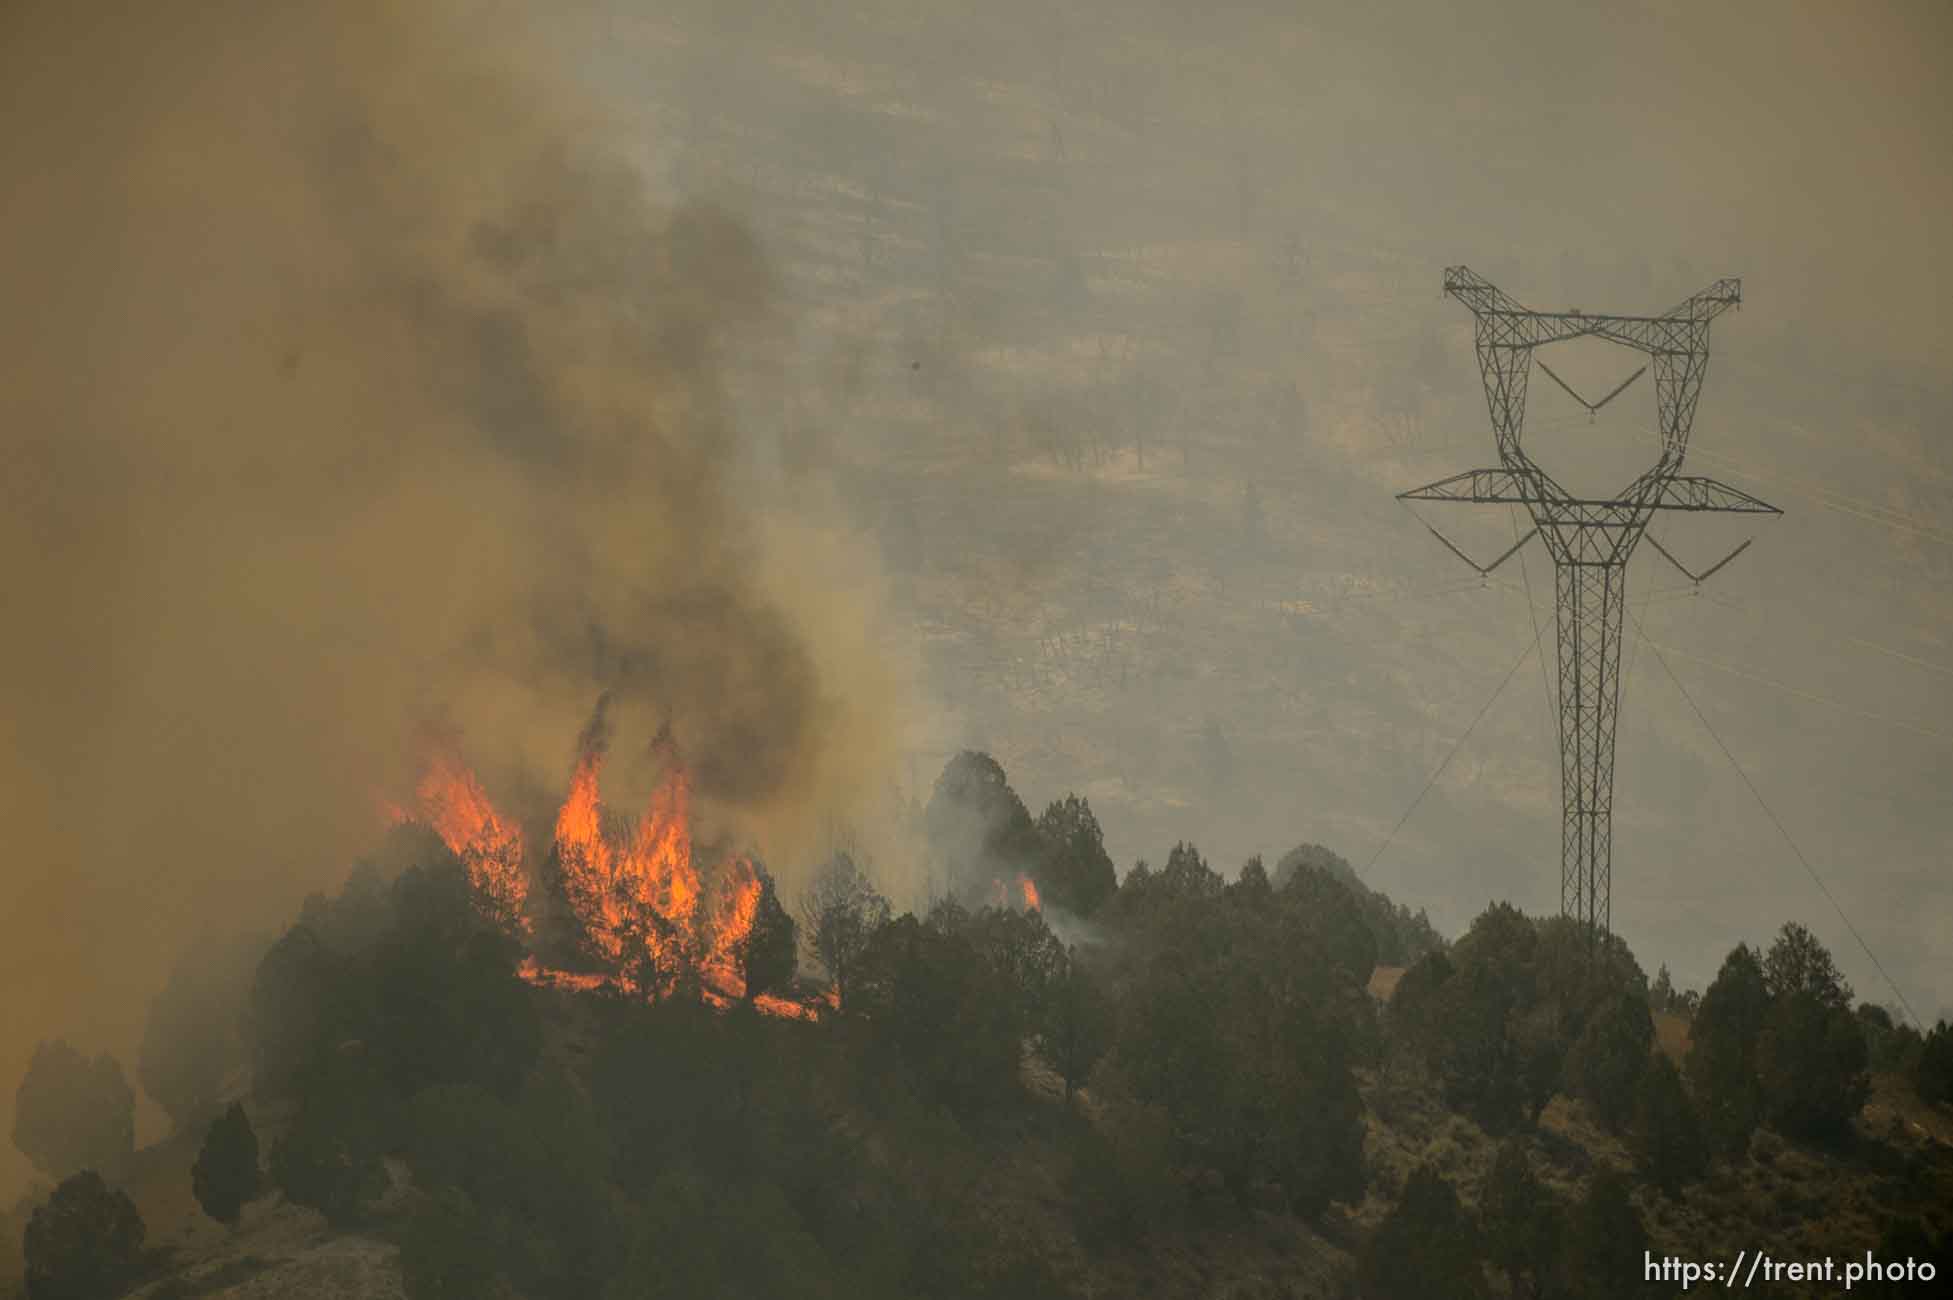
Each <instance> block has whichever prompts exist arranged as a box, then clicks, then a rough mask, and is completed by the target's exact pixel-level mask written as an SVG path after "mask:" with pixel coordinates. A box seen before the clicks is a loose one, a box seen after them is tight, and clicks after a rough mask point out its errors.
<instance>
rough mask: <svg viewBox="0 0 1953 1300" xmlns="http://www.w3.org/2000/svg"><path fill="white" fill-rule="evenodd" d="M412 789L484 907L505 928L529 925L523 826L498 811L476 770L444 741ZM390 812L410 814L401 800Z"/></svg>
mask: <svg viewBox="0 0 1953 1300" xmlns="http://www.w3.org/2000/svg"><path fill="white" fill-rule="evenodd" d="M414 794H415V798H416V800H417V802H418V805H419V807H418V815H419V817H420V819H421V820H422V821H425V822H426V823H427V824H428V825H429V826H431V827H433V828H434V831H435V833H436V834H438V835H439V836H440V837H441V841H442V843H444V844H446V845H447V846H448V849H449V851H450V852H452V853H453V854H454V855H455V856H456V857H457V858H460V859H461V862H462V865H464V866H465V867H467V869H468V881H469V883H470V884H472V885H473V886H474V887H475V898H476V900H477V902H478V903H479V904H480V906H481V908H482V911H483V912H484V913H486V914H487V915H488V916H490V917H492V918H493V919H494V920H496V921H498V922H500V923H501V924H502V925H503V926H504V927H506V928H510V929H518V928H520V929H526V928H527V920H526V918H524V917H523V915H522V905H523V902H524V901H525V900H526V899H527V898H528V894H529V879H528V877H527V875H525V874H524V872H523V847H522V831H521V829H520V828H519V827H517V826H516V824H515V823H514V822H512V821H510V820H509V819H508V818H506V817H504V816H503V815H502V814H501V813H499V812H497V811H496V809H495V805H494V804H492V803H490V802H489V800H488V794H487V792H486V791H484V790H483V789H482V786H481V782H480V781H478V780H477V779H476V778H475V774H474V773H473V772H471V771H469V770H468V768H467V766H466V765H465V764H463V763H462V761H461V759H460V757H459V756H458V755H456V754H455V753H453V752H452V751H451V750H450V749H449V748H447V747H445V746H441V747H436V748H434V749H433V750H432V751H431V753H430V755H429V758H428V764H427V771H426V773H425V774H424V775H423V776H422V777H421V779H420V785H419V786H418V787H416V789H415V791H414ZM388 812H389V815H390V816H391V817H392V819H393V820H395V821H406V820H408V817H407V813H406V810H405V809H402V808H400V807H398V806H397V805H389V807H388Z"/></svg>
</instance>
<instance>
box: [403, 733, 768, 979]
mask: <svg viewBox="0 0 1953 1300" xmlns="http://www.w3.org/2000/svg"><path fill="white" fill-rule="evenodd" d="M608 703H609V697H608V696H606V697H604V698H602V699H599V700H598V702H597V707H596V710H595V712H594V714H593V715H592V717H591V720H590V723H589V725H588V726H586V727H585V728H584V731H583V734H582V735H581V737H579V739H578V744H577V758H576V763H575V766H574V768H573V770H572V772H571V776H570V788H569V793H568V794H567V796H566V797H565V798H564V800H563V803H562V806H561V807H560V808H559V809H558V810H557V813H556V817H555V822H554V826H553V829H552V834H551V837H550V841H549V843H550V847H549V850H548V857H547V859H546V861H545V863H544V871H543V873H542V874H543V876H544V880H545V883H546V885H547V888H546V889H545V890H543V891H540V893H541V894H542V897H538V896H536V894H534V893H532V890H531V888H530V879H529V874H528V859H527V851H526V848H525V840H524V837H523V835H522V831H521V829H520V827H519V826H518V825H517V823H516V822H515V821H514V820H513V819H512V818H510V817H508V816H506V815H504V814H503V813H502V812H500V811H499V810H498V809H496V808H495V806H494V805H493V804H492V803H491V802H490V801H489V799H488V796H487V794H486V792H485V791H484V789H483V787H482V785H481V783H480V781H479V780H478V779H476V777H475V775H474V773H473V772H471V771H470V770H469V769H468V768H467V766H466V765H465V764H464V763H463V762H462V761H461V758H460V755H459V751H458V749H457V748H456V747H455V745H454V744H453V743H452V740H451V738H444V739H442V740H440V741H439V743H436V744H433V745H431V746H430V748H429V757H428V766H427V771H426V774H425V775H424V776H423V777H422V779H421V782H420V784H419V786H418V787H417V790H416V806H415V810H414V812H413V813H411V814H410V813H409V812H407V811H406V810H403V809H395V810H394V816H395V817H396V818H397V819H409V818H412V819H416V820H420V821H424V822H425V823H426V824H427V825H429V826H431V827H432V828H433V829H434V830H435V831H436V832H437V833H439V835H440V837H441V839H442V840H443V842H445V843H446V845H447V847H448V848H449V849H450V850H452V851H453V853H454V854H455V856H456V857H458V858H459V859H460V860H461V861H462V863H463V864H464V865H466V867H467V869H468V879H469V881H470V883H471V884H472V886H473V888H474V892H475V898H476V903H477V907H478V910H479V911H480V912H481V914H482V915H483V916H484V917H485V918H486V919H488V920H489V921H491V922H493V923H494V924H495V925H496V926H497V927H498V928H500V929H501V930H502V931H503V932H504V933H506V934H509V935H510V936H512V937H515V938H518V939H521V940H523V941H525V943H526V942H527V941H529V940H531V939H532V938H534V937H535V935H536V928H537V927H536V925H535V921H536V917H537V914H538V913H539V912H543V913H544V914H546V909H547V907H548V906H549V905H550V904H552V903H558V902H560V905H561V907H562V908H563V909H565V910H566V912H567V920H568V922H569V924H568V926H567V931H568V933H567V935H565V936H561V937H560V939H559V938H558V936H554V935H551V934H549V933H547V932H545V934H544V935H543V944H542V946H543V947H544V948H545V949H548V948H551V947H554V948H558V949H561V950H562V951H555V952H549V953H538V952H537V951H535V948H534V946H533V945H532V946H531V949H530V955H529V956H528V957H527V958H526V959H525V960H524V961H523V962H522V964H521V968H520V969H521V973H522V975H523V977H524V978H525V979H528V980H530V981H531V982H533V983H540V984H549V985H554V986H558V987H569V988H584V989H591V988H598V987H608V988H612V989H614V990H616V991H619V992H622V993H625V994H628V995H632V996H638V997H645V998H650V999H653V1000H657V999H662V998H666V997H671V996H676V995H680V994H684V995H690V996H696V997H699V998H702V999H703V1000H705V1001H707V1002H710V1003H712V1004H713V1005H715V1006H728V1005H731V1004H732V1003H735V1002H740V1001H756V1002H758V1003H759V1004H760V1005H761V1008H762V1009H763V1010H769V1011H773V1012H775V1013H778V1014H805V1013H806V1011H805V1008H800V1007H797V1006H794V1005H792V1004H786V1003H782V1002H780V1001H779V1000H778V999H777V998H773V997H771V996H770V990H773V989H777V988H780V987H783V986H784V985H785V984H786V983H787V982H788V981H789V980H790V979H791V978H792V975H793V962H792V960H791V956H792V953H793V950H794V943H795V940H794V936H793V920H792V918H791V917H789V916H788V915H787V914H786V911H785V909H784V908H782V907H781V906H780V904H779V902H778V900H777V898H775V896H774V892H773V887H772V881H771V879H770V878H769V877H768V876H767V874H766V872H765V870H764V868H762V867H761V866H759V864H758V863H756V862H755V861H753V860H752V859H751V858H748V857H745V856H742V855H739V854H727V855H724V856H722V857H719V858H717V859H716V860H715V859H701V857H700V855H699V852H698V846H697V845H696V844H695V843H694V837H693V829H692V781H691V776H690V773H689V772H688V771H687V769H686V767H685V765H684V764H683V763H682V762H681V761H680V759H679V755H678V751H677V746H676V744H675V743H674V741H673V739H672V737H671V734H670V732H669V731H668V730H666V731H661V732H660V733H659V734H658V737H657V738H656V740H655V741H654V742H653V745H652V751H653V754H654V756H655V757H656V758H657V759H658V761H659V765H660V767H661V769H662V774H661V777H660V779H659V781H658V784H657V787H656V788H655V789H654V790H653V792H652V794H651V796H650V798H649V799H648V800H647V801H646V803H645V805H644V807H643V809H642V811H641V812H640V813H639V814H638V816H637V818H636V819H635V821H624V820H622V819H619V818H618V817H617V816H616V815H615V814H614V813H613V812H612V811H611V810H609V809H607V808H606V807H605V806H604V803H603V798H602V793H601V780H602V775H603V769H604V762H605V759H606V757H607V756H608V753H609V746H610V725H609V720H608ZM702 865H703V868H704V869H701V867H702ZM783 954H784V955H783ZM545 956H548V957H551V958H553V959H557V960H555V961H554V962H553V963H546V962H545V960H544V957H545Z"/></svg>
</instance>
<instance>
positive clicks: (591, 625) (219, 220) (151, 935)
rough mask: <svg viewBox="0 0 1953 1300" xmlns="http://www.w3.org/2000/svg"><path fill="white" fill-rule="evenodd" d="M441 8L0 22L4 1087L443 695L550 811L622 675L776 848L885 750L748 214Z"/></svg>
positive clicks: (259, 914) (121, 992)
mask: <svg viewBox="0 0 1953 1300" xmlns="http://www.w3.org/2000/svg"><path fill="white" fill-rule="evenodd" d="M438 8H439V7H438V6H428V5H425V4H414V5H405V4H403V5H398V6H395V5H388V4H381V3H344V4H333V5H320V6H285V5H273V6H265V5H257V4H249V3H242V2H241V0H203V2H202V3H189V4H172V5H168V6H160V7H154V8H143V7H137V8H134V9H128V8H125V7H120V6H116V7H112V8H105V9H104V11H103V12H102V13H100V14H94V15H91V14H87V13H78V12H75V10H76V9H77V6H73V5H69V4H56V3H33V2H32V0H30V2H29V3H27V4H25V5H24V6H23V5H20V4H14V5H10V6H8V7H7V12H6V14H5V15H4V16H0V85H5V86H6V87H7V88H8V89H7V91H6V101H7V111H6V114H5V116H6V121H7V127H6V129H5V131H4V132H0V168H3V169H4V171H5V174H6V175H8V176H9V177H10V178H12V179H11V180H10V182H9V184H8V186H7V188H6V192H5V196H4V197H0V292H4V297H5V301H6V303H7V310H6V312H5V314H4V323H0V344H3V345H4V346H0V394H4V397H0V409H3V410H4V417H3V422H0V430H3V431H0V449H4V470H3V471H0V555H4V556H5V557H6V560H5V562H6V565H7V574H6V583H5V587H6V592H7V597H6V608H7V611H8V618H7V620H6V621H7V633H6V635H5V636H4V638H0V719H4V722H5V732H4V734H3V735H0V820H4V822H5V824H6V825H7V826H8V828H9V835H8V840H9V845H10V847H11V849H12V860H11V862H10V863H9V865H8V867H7V869H6V871H5V872H4V873H0V882H3V883H0V899H3V900H4V908H0V914H4V915H5V916H6V917H7V918H9V920H10V922H12V924H10V925H9V926H8V933H7V935H6V944H5V952H6V957H5V970H4V975H0V978H4V980H5V983H6V986H7V987H8V988H9V990H10V992H9V994H8V1001H9V1006H8V1011H7V1016H6V1037H5V1042H4V1045H0V1081H6V1083H7V1087H6V1089H5V1090H6V1091H8V1092H10V1091H11V1081H12V1080H14V1079H17V1078H18V1077H19V1075H20V1070H21V1068H22V1066H23V1064H24V1062H25V1060H26V1057H27V1054H28V1053H29V1052H30V1051H31V1049H32V1046H33V1043H34V1042H35V1041H36V1040H37V1039H38V1038H40V1037H41V1036H43V1035H51V1034H54V1033H58V1032H67V1033H70V1034H71V1035H79V1039H78V1041H83V1042H85V1043H86V1044H87V1045H88V1046H89V1047H90V1049H91V1050H92V1049H94V1048H95V1047H99V1046H108V1047H111V1048H112V1049H114V1050H116V1051H118V1052H119V1053H121V1054H122V1055H123V1057H124V1059H125V1060H127V1059H129V1058H130V1056H131V1055H132V1053H131V1048H132V1047H133V1044H134V1042H135V1040H136V1038H137V1036H138V1032H139V1029H140V1026H139V1023H138V1021H139V1017H140V1015H141V1012H142V1009H143V1007H144V1006H145V1005H146V1004H147V1001H148V996H147V995H148V994H149V993H151V992H153V990H154V989H155V988H156V987H157V986H158V985H159V983H160V979H161V975H162V973H163V971H164V969H166V967H167V962H168V960H169V958H170V957H171V956H172V955H173V953H174V952H175V950H176V948H177V946H178V944H179V942H180V940H181V938H182V937H183V936H184V935H185V934H186V933H188V932H189V931H190V929H191V928H192V927H193V926H195V927H198V928H200V929H208V928H209V927H212V926H223V925H226V924H231V923H236V924H248V923H255V922H258V921H260V920H270V919H274V918H276V917H278V916H280V915H284V914H287V913H288V912H289V910H290V908H291V907H292V906H293V904H294V903H295V902H296V900H297V899H298V898H299V897H300V896H302V895H303V894H304V893H305V892H307V891H308V890H310V889H314V888H318V887H321V886H323V885H326V884H329V883H330V882H332V881H333V880H334V879H335V878H336V877H337V876H338V875H339V874H341V873H343V871H344V869H345V867H346V865H347V863H348V862H349V861H350V860H351V859H352V858H353V857H354V856H356V855H357V854H358V853H359V852H360V851H361V850H362V848H363V847H365V846H366V845H367V843H368V842H369V841H370V839H371V837H372V835H373V833H374V830H375V825H376V824H375V818H374V811H373V810H374V808H375V805H376V800H377V798H379V797H381V796H383V795H385V794H387V793H390V792H394V791H398V790H399V789H400V788H401V785H402V782H403V781H404V780H406V779H407V778H408V775H409V774H408V772H407V765H408V763H409V758H410V754H411V749H412V747H411V745H409V744H408V743H406V742H407V740H408V738H409V737H410V735H411V734H412V733H413V731H414V729H415V728H416V727H417V726H418V725H420V724H422V723H424V722H426V721H428V720H430V719H433V720H436V721H438V722H439V723H440V724H441V725H442V726H443V727H447V728H452V729H454V730H456V731H457V732H458V733H459V735H460V736H461V738H462V745H463V747H464V750H465V752H466V754H467V756H468V758H469V759H470V761H471V762H473V763H474V764H476V765H477V767H478V768H480V769H481V771H482V774H483V777H484V779H485V781H486V783H487V784H488V786H489V788H490V789H491V790H492V791H496V792H498V797H507V798H509V799H510V800H512V801H513V802H514V804H515V805H516V806H515V809H514V810H515V811H516V812H517V813H518V814H519V815H523V816H526V817H530V818H536V817H539V816H542V817H546V815H547V801H548V800H552V799H554V798H555V797H558V796H559V795H560V793H561V791H562V789H563V787H564V784H565V783H566V781H567V779H568V775H569V768H570V764H571V762H572V761H573V759H574V757H575V754H576V745H577V733H578V730H579V728H580V727H581V726H582V725H583V724H584V723H585V721H586V720H587V719H588V718H589V717H590V712H591V708H592V705H593V703H594V702H595V701H596V700H597V699H598V697H599V696H600V695H601V694H602V693H603V692H604V691H606V690H609V691H611V692H613V696H612V701H611V707H610V709H609V710H608V717H609V719H610V721H611V723H612V724H613V725H615V727H616V728H617V729H618V734H619V736H620V739H622V740H623V742H624V743H623V744H622V746H621V748H622V750H626V751H631V752H643V753H648V745H647V742H648V741H649V740H650V738H651V737H652V736H653V735H654V734H655V733H656V732H657V730H658V728H659V727H660V726H661V725H666V724H668V725H669V726H670V727H671V729H672V732H673V734H674V736H675V737H676V739H677V742H678V744H679V746H680V747H681V749H682V751H683V752H684V754H685V756H686V758H687V760H688V761H689V762H690V764H691V766H692V768H693V771H694V775H695V777H696V781H697V789H698V792H699V795H700V797H701V801H702V803H703V804H704V805H705V807H706V809H707V811H708V813H711V814H712V815H714V816H715V817H716V818H717V819H718V821H719V822H720V823H721V824H722V825H721V829H724V828H726V827H735V828H739V830H740V831H741V833H743V834H745V835H748V836H750V837H752V838H754V839H756V840H757V841H759V842H760V843H761V844H762V845H763V846H764V847H765V849H766V851H768V852H769V853H770V855H771V857H772V859H773V860H775V861H783V862H791V861H792V860H793V858H794V855H795V853H796V852H797V847H798V845H799V843H800V842H801V841H803V840H805V839H806V837H808V836H810V835H811V834H812V833H813V828H815V827H816V826H818V825H820V824H821V823H822V821H823V820H824V819H825V818H827V817H830V816H833V815H836V814H837V811H838V813H839V815H843V816H845V815H847V813H848V800H849V799H850V798H851V797H852V796H853V794H854V792H855V791H857V790H862V789H880V788H882V787H883V785H885V778H883V777H882V775H881V769H880V764H881V763H882V761H883V760H884V759H885V758H886V756H887V755H888V753H889V748H890V744H891V740H890V735H891V732H890V726H889V724H890V720H891V718H892V717H893V716H894V715H895V712H896V710H897V709H898V708H899V707H900V701H901V698H902V685H901V682H900V681H898V680H896V679H895V677H894V675H893V674H892V672H891V670H889V669H888V668H887V666H886V665H885V662H884V661H883V660H882V659H881V658H880V657H878V656H877V655H875V654H874V653H873V648H874V646H875V643H876V642H875V635H874V628H875V625H876V610H875V608H874V607H873V603H872V597H871V596H870V595H868V594H865V593H869V592H872V591H873V589H874V588H873V584H872V583H869V582H865V581H863V578H864V577H866V576H868V575H867V574H866V572H865V570H866V565H865V563H864V561H863V560H862V559H861V558H860V557H859V556H858V555H857V554H855V553H854V552H852V551H850V550H849V549H848V548H847V547H846V546H845V545H843V544H842V543H841V542H839V541H837V540H836V538H837V537H838V536H839V535H840V534H839V532H838V531H830V530H828V529H826V528H824V527H823V526H822V525H821V523H820V522H819V521H817V520H813V519H810V518H808V517H806V514H805V512H794V511H788V510H784V509H782V508H781V503H780V502H779V501H777V500H774V499H772V498H771V497H770V496H769V494H768V492H767V490H766V487H765V484H764V482H763V481H762V479H761V478H760V477H759V476H758V475H757V474H756V473H755V472H754V471H753V470H752V469H751V465H750V462H751V460H752V459H753V458H752V457H751V456H750V455H749V452H750V449H749V448H748V447H746V446H744V445H742V442H741V439H740V438H739V436H738V433H737V430H736V429H735V428H734V421H733V418H732V414H731V408H732V400H731V392H732V390H733V383H734V381H733V379H732V376H734V375H735V374H736V373H737V370H738V366H739V365H740V364H741V359H742V358H744V357H748V356H751V355H755V354H758V353H762V352H764V351H765V350H766V349H767V348H769V347H777V346H780V345H781V343H782V341H783V338H784V334H785V329H786V323H785V322H784V321H782V320H781V319H780V318H779V313H778V312H777V311H776V309H775V307H774V305H773V304H774V284H773V277H772V273H771V272H770V270H769V268H768V265H767V261H766V258H765V256H764V255H763V252H762V250H761V249H760V248H759V247H758V246H757V244H756V242H755V240H754V238H753V237H752V236H751V235H750V234H749V233H748V231H747V230H746V229H745V228H744V227H743V226H742V225H741V223H740V222H739V221H738V220H737V219H736V218H735V217H734V216H733V215H731V214H729V213H728V212H726V211H723V210H719V209H717V208H714V207H712V206H709V205H693V206H686V207H682V208H680V209H678V210H676V211H657V210H654V209H653V208H652V207H650V206H648V205H647V203H646V202H645V201H644V199H643V197H642V195H641V192H640V183H639V180H638V178H637V177H636V176H635V175H634V174H633V173H632V172H631V171H629V170H628V169H626V168H625V167H623V166H621V165H619V164H617V163H615V162H612V161H610V160H609V158H610V154H609V147H610V146H614V145H615V144H616V143H617V142H615V141H608V142H607V141H605V140H604V139H602V138H601V135H600V133H595V132H593V131H592V130H591V129H590V128H588V126H587V124H586V123H584V122H583V121H581V120H580V119H579V118H578V116H577V114H576V112H575V110H574V108H573V105H572V104H571V103H570V102H569V101H568V100H567V99H566V98H565V97H564V96H563V95H561V94H559V93H557V92H556V91H555V90H554V89H553V88H539V87H537V86H535V85H532V84H524V83H522V82H521V81H519V80H517V79H515V78H514V77H512V76H510V75H508V73H507V70H506V69H505V68H504V67H503V66H502V61H501V59H500V57H499V55H500V53H501V52H500V51H499V50H498V49H497V48H495V45H494V44H493V43H492V42H491V41H489V40H488V39H487V37H486V36H485V35H484V33H487V32H491V31H492V32H496V33H498V36H497V39H501V38H502V37H504V36H506V37H507V39H508V40H509V41H513V40H514V39H515V37H514V36H513V35H511V34H508V33H505V32H502V30H501V29H502V28H503V27H505V26H506V23H505V22H503V21H501V20H499V19H497V18H494V16H493V15H490V14H489V13H487V12H486V11H479V12H478V11H470V12H469V13H467V14H444V15H441V16H439V17H437V16H435V13H434V11H435V10H436V9H438ZM464 19H465V21H464ZM609 776H610V778H611V781H610V783H609V784H607V787H606V793H607V794H610V793H613V792H614V793H615V795H616V796H617V797H619V798H623V799H628V798H629V797H630V796H631V795H632V794H633V792H634V791H633V786H632V779H633V776H632V773H631V771H630V770H629V769H628V768H625V769H621V770H618V771H616V772H615V773H612V774H609ZM0 1172H5V1167H4V1166H0Z"/></svg>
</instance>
